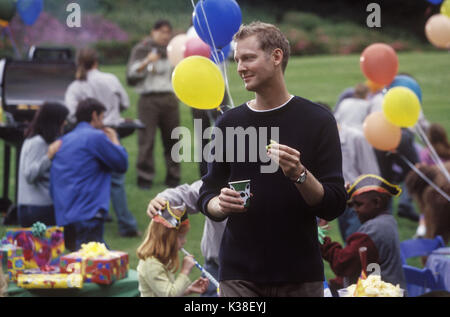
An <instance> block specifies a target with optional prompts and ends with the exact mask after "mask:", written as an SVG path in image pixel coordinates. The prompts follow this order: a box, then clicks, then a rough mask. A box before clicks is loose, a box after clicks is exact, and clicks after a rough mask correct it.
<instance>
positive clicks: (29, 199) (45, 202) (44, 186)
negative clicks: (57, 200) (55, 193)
mask: <svg viewBox="0 0 450 317" xmlns="http://www.w3.org/2000/svg"><path fill="white" fill-rule="evenodd" d="M68 113H69V111H68V110H67V108H66V107H64V106H63V105H61V104H58V103H45V104H44V105H43V106H42V107H41V108H40V109H39V110H38V111H37V112H36V114H35V116H34V118H33V121H32V122H31V124H30V126H29V127H28V129H27V131H26V132H25V137H26V139H25V142H24V143H23V146H22V151H21V153H20V162H19V180H18V181H19V187H18V218H19V224H20V225H21V226H22V227H30V226H32V225H33V223H35V222H36V221H40V222H42V223H44V224H46V225H48V226H51V225H55V215H54V210H53V201H52V199H51V197H50V192H49V188H50V183H49V182H50V166H51V160H52V159H53V157H54V156H55V154H56V152H57V151H58V149H59V147H60V146H61V141H60V140H56V139H57V138H58V137H59V136H60V135H62V132H63V127H64V123H65V121H66V117H67V115H68Z"/></svg>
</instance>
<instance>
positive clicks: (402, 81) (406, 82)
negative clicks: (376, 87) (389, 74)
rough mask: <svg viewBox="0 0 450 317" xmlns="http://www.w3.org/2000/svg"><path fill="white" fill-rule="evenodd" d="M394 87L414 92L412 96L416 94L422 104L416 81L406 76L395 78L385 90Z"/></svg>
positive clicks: (420, 90) (420, 92)
mask: <svg viewBox="0 0 450 317" xmlns="http://www.w3.org/2000/svg"><path fill="white" fill-rule="evenodd" d="M394 87H406V88H409V89H411V90H412V91H413V92H414V94H416V96H417V98H418V99H419V101H420V103H422V89H420V86H419V84H418V83H417V81H416V80H415V79H414V78H412V77H411V76H408V75H397V76H395V78H394V80H393V81H392V82H391V83H390V84H389V86H388V87H386V89H387V90H389V89H391V88H394Z"/></svg>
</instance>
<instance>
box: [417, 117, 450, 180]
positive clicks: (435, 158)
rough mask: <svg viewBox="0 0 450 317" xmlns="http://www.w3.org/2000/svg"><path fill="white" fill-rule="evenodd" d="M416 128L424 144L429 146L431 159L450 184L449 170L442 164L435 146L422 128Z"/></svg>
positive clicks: (418, 126)
mask: <svg viewBox="0 0 450 317" xmlns="http://www.w3.org/2000/svg"><path fill="white" fill-rule="evenodd" d="M415 128H416V131H417V133H418V134H419V136H421V137H422V139H423V140H424V142H425V144H426V145H427V147H428V149H429V150H430V153H431V157H432V158H433V161H434V162H435V163H436V164H437V165H438V167H439V169H440V170H441V171H442V173H444V175H445V177H446V178H447V181H448V182H450V174H449V173H448V171H447V169H446V168H445V166H444V163H442V160H441V158H440V157H439V155H438V154H437V153H436V150H435V149H434V147H433V145H432V144H431V142H430V141H429V140H428V138H427V135H426V134H425V132H424V131H423V130H422V128H421V127H420V125H419V124H417V125H416V127H415Z"/></svg>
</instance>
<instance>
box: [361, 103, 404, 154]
mask: <svg viewBox="0 0 450 317" xmlns="http://www.w3.org/2000/svg"><path fill="white" fill-rule="evenodd" d="M363 132H364V136H365V137H366V139H367V142H369V143H370V145H372V146H373V147H374V148H376V149H377V150H380V151H392V150H395V149H396V148H397V147H398V145H399V144H400V141H401V138H402V131H401V129H400V127H398V126H396V125H393V124H392V123H390V122H389V121H388V120H387V119H386V117H385V116H384V114H383V113H382V112H381V111H377V112H372V113H371V114H370V115H368V116H367V117H366V119H365V120H364V122H363Z"/></svg>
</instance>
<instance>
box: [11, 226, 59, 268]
mask: <svg viewBox="0 0 450 317" xmlns="http://www.w3.org/2000/svg"><path fill="white" fill-rule="evenodd" d="M44 226H45V225H44ZM6 238H7V239H8V241H9V242H10V243H11V244H17V246H19V247H22V248H23V255H24V258H25V268H27V269H33V268H39V267H42V266H44V265H58V264H59V257H60V256H61V254H62V253H63V252H64V250H65V245H64V228H63V227H46V229H45V231H44V227H43V224H34V225H33V227H30V228H13V229H8V230H7V231H6Z"/></svg>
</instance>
